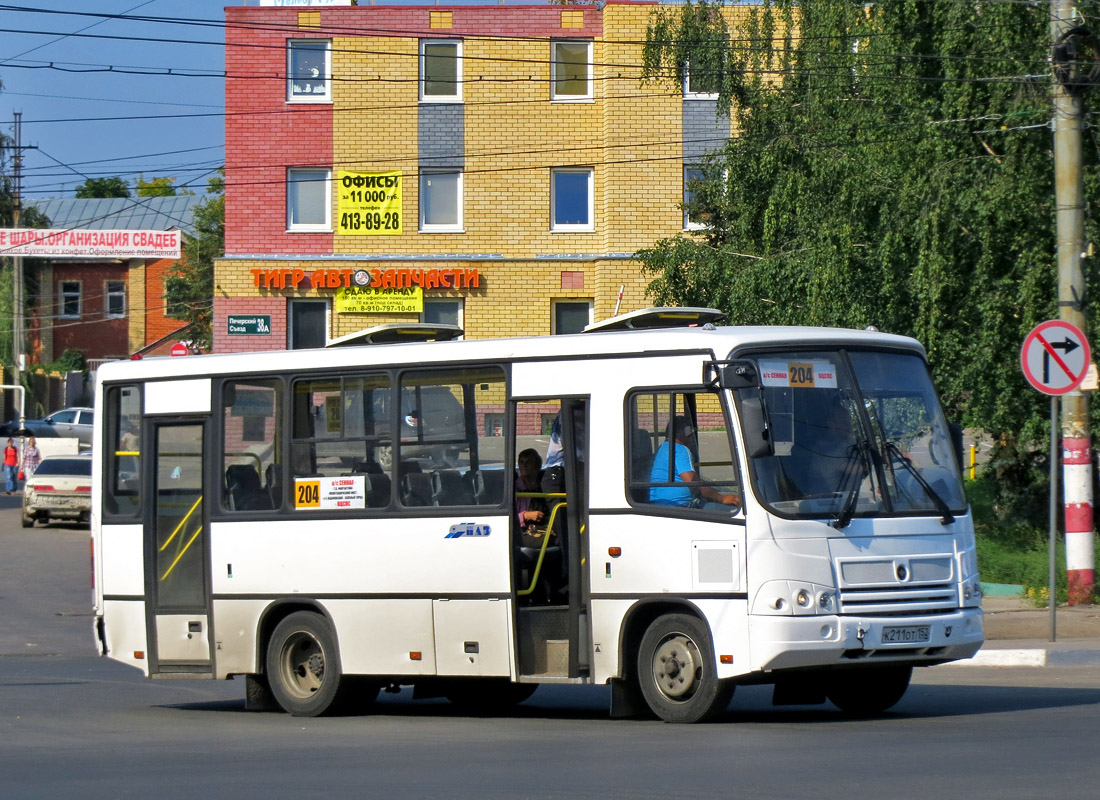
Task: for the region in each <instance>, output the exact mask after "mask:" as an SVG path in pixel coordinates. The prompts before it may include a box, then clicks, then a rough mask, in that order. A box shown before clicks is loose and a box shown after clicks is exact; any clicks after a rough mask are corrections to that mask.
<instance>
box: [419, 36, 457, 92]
mask: <svg viewBox="0 0 1100 800" xmlns="http://www.w3.org/2000/svg"><path fill="white" fill-rule="evenodd" d="M420 99H421V101H422V102H425V103H461V102H462V42H461V41H455V40H451V39H421V40H420Z"/></svg>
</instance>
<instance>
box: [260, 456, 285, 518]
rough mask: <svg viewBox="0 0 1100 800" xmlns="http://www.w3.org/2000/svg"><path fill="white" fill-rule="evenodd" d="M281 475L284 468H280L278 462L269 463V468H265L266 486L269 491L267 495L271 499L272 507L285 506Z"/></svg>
mask: <svg viewBox="0 0 1100 800" xmlns="http://www.w3.org/2000/svg"><path fill="white" fill-rule="evenodd" d="M281 475H282V470H280V469H279V465H278V464H268V465H267V469H266V470H264V482H265V483H266V484H267V485H266V486H265V487H264V488H265V490H266V491H267V496H268V497H269V498H270V499H271V507H272V508H282V506H283V487H282V483H281Z"/></svg>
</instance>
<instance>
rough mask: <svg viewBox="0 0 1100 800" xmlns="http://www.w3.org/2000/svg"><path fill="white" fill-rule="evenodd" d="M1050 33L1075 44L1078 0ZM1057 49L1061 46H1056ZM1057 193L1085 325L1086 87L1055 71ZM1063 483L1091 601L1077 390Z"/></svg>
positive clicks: (1082, 421)
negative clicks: (1083, 150)
mask: <svg viewBox="0 0 1100 800" xmlns="http://www.w3.org/2000/svg"><path fill="white" fill-rule="evenodd" d="M1050 11H1051V13H1050V34H1051V39H1052V40H1053V42H1054V43H1055V44H1056V45H1057V44H1063V45H1067V46H1068V45H1072V44H1074V42H1073V34H1072V31H1073V29H1074V28H1075V27H1076V26H1079V25H1081V24H1082V23H1081V22H1080V14H1079V12H1078V10H1077V0H1051V3H1050ZM1056 49H1057V48H1056ZM1053 93H1054V118H1053V120H1052V121H1051V127H1052V128H1053V131H1054V197H1055V204H1054V205H1055V209H1056V216H1055V230H1056V237H1057V263H1058V316H1059V318H1060V319H1061V320H1062V321H1063V322H1068V323H1070V324H1073V325H1076V326H1077V327H1078V328H1079V329H1080V330H1081V331H1084V325H1085V313H1084V309H1083V307H1082V301H1083V300H1084V297H1085V290H1086V286H1085V273H1084V269H1083V268H1082V265H1081V259H1082V255H1083V251H1084V249H1085V246H1084V242H1085V199H1084V194H1085V193H1084V179H1083V170H1082V169H1081V163H1082V158H1081V139H1082V134H1081V129H1082V123H1083V114H1082V109H1083V103H1082V99H1081V96H1080V95H1081V92H1080V90H1079V89H1078V87H1076V86H1075V85H1073V84H1072V82H1068V81H1066V82H1063V78H1062V77H1060V74H1059V73H1058V72H1057V71H1056V72H1055V80H1054V87H1053ZM1062 446H1063V450H1064V461H1063V469H1064V473H1063V488H1064V491H1065V508H1066V510H1065V516H1066V527H1065V531H1066V578H1067V582H1068V585H1069V604H1070V605H1081V604H1085V603H1089V602H1091V601H1092V590H1093V586H1094V581H1095V576H1094V569H1095V555H1094V553H1093V533H1092V526H1093V520H1092V475H1091V472H1092V459H1091V457H1090V453H1091V452H1092V449H1091V441H1090V437H1089V429H1088V400H1086V399H1085V396H1084V394H1082V393H1080V392H1073V393H1071V394H1068V395H1067V396H1066V397H1065V398H1064V399H1063V401H1062Z"/></svg>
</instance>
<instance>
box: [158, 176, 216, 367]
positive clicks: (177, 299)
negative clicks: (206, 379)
mask: <svg viewBox="0 0 1100 800" xmlns="http://www.w3.org/2000/svg"><path fill="white" fill-rule="evenodd" d="M207 195H208V196H207V198H206V199H205V200H204V201H203V202H202V203H200V204H199V205H198V206H196V208H195V219H194V221H195V233H194V235H189V234H185V235H184V239H183V254H182V257H181V258H180V261H179V264H178V265H177V266H176V269H175V272H174V273H173V274H172V275H171V276H169V278H168V280H167V281H166V282H165V294H166V297H167V300H168V308H169V310H170V313H171V315H172V316H173V317H176V318H177V319H182V320H187V321H188V322H189V323H190V330H189V334H188V335H189V336H190V337H191V339H192V341H194V342H195V343H196V344H198V345H199V346H200V347H202V348H209V347H210V344H211V341H212V324H211V316H212V308H213V298H214V259H215V258H220V257H221V256H223V255H225V177H224V172H221V173H220V174H219V175H218V177H216V178H211V179H210V181H209V182H208V187H207Z"/></svg>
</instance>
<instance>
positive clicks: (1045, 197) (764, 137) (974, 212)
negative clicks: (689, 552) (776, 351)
mask: <svg viewBox="0 0 1100 800" xmlns="http://www.w3.org/2000/svg"><path fill="white" fill-rule="evenodd" d="M744 13H745V15H746V19H747V22H746V24H745V26H744V30H740V31H738V32H736V33H734V34H733V36H732V37H731V35H730V33H729V32H728V31H727V29H726V24H725V22H724V21H722V18H721V14H720V11H719V7H717V6H714V5H708V4H706V3H698V4H695V5H694V6H690V7H688V6H685V7H684V8H683V9H658V10H656V11H654V13H653V17H652V24H651V25H650V29H649V34H648V36H647V43H646V46H645V66H646V76H647V80H649V81H658V82H662V83H664V84H665V85H668V86H669V87H670V88H671V87H677V88H678V87H679V85H680V81H681V80H682V76H683V70H684V69H685V67H686V66H687V62H688V61H690V62H691V64H692V65H694V64H695V62H696V60H697V57H696V53H697V52H701V54H702V55H701V56H700V57H699V59H698V60H699V61H700V62H702V61H703V60H704V59H705V60H706V64H707V65H708V66H707V69H708V70H709V71H711V72H712V73H713V74H714V75H715V76H717V77H716V78H715V79H714V83H712V84H711V85H712V86H713V90H714V91H718V92H719V93H720V102H721V105H722V106H723V107H725V108H729V109H730V113H731V114H733V115H734V118H735V119H736V121H737V122H738V126H737V127H736V130H737V132H736V134H735V135H734V137H733V138H732V139H731V140H730V142H729V144H728V145H727V146H726V147H725V148H724V149H723V150H722V151H721V152H718V153H715V154H714V155H713V156H712V157H711V158H710V159H709V160H708V163H707V164H706V166H705V170H704V180H703V181H702V182H701V183H699V184H698V185H696V186H694V187H693V188H694V189H695V200H694V202H693V203H692V207H691V209H690V211H691V213H692V214H693V216H695V217H697V218H705V219H708V220H709V223H710V227H709V228H708V229H706V230H704V231H701V232H699V233H697V234H686V235H680V236H676V237H673V238H671V239H666V240H663V241H660V242H658V243H656V244H655V245H654V246H653V247H652V248H649V249H647V250H645V251H643V252H642V253H640V258H641V259H642V262H643V270H644V272H645V274H646V275H647V276H648V277H649V278H650V279H651V283H650V285H649V288H650V293H651V295H652V296H653V297H654V299H655V300H656V301H657V302H659V303H670V304H692V305H710V306H716V307H719V308H721V309H723V310H725V311H727V312H728V313H729V315H730V319H731V320H732V321H733V322H734V323H761V324H811V325H836V326H841V327H852V328H862V327H865V326H868V325H874V326H876V327H877V328H879V329H880V330H884V331H890V332H895V333H902V334H908V335H912V336H915V337H916V338H918V339H919V340H921V341H922V342H923V343H924V345H925V347H926V348H927V349H928V353H929V357H930V361H931V364H932V369H933V373H934V377H935V379H936V383H937V386H938V387H939V389H940V391H941V394H942V397H943V399H944V401H945V405H946V406H947V407H948V410H949V414H950V415H951V416H953V417H954V419H955V420H957V421H959V422H961V423H963V424H965V425H969V426H974V427H980V428H982V429H984V430H987V431H990V432H992V433H993V434H994V435H995V436H997V437H999V436H1000V434H1002V433H1004V434H1005V435H1006V436H1007V437H1009V438H1010V439H1014V438H1015V437H1016V435H1017V433H1019V434H1020V435H1021V436H1022V440H1023V441H1025V442H1027V441H1037V440H1039V439H1041V438H1042V437H1043V436H1044V435H1045V429H1046V428H1045V426H1046V421H1045V420H1046V419H1047V408H1048V404H1047V401H1046V399H1045V398H1043V397H1041V396H1040V395H1038V393H1035V392H1032V391H1030V390H1029V389H1028V388H1027V387H1026V384H1025V383H1024V380H1023V377H1022V374H1021V370H1020V367H1019V348H1020V344H1021V342H1022V341H1023V338H1024V336H1025V335H1026V333H1027V331H1028V330H1029V329H1030V328H1031V327H1032V326H1033V325H1034V324H1035V323H1037V322H1039V321H1041V320H1043V319H1045V318H1049V317H1052V316H1056V314H1057V307H1056V272H1055V267H1054V263H1055V243H1054V235H1053V230H1054V203H1053V178H1054V176H1053V164H1052V160H1051V152H1050V151H1051V140H1050V132H1049V129H1048V125H1047V123H1048V121H1049V118H1050V114H1051V109H1050V102H1049V94H1050V78H1049V70H1048V67H1047V66H1046V60H1047V56H1048V53H1049V45H1050V28H1049V14H1048V9H1046V8H1045V7H1040V6H1032V5H1028V4H1021V3H981V4H968V3H931V2H929V3H925V2H913V3H908V2H898V3H882V4H873V5H867V4H865V3H863V2H862V1H861V0H815V2H813V3H803V4H800V5H799V6H797V7H795V6H794V4H793V3H788V2H786V0H781V1H780V2H767V1H766V2H765V3H764V4H763V5H761V6H759V7H756V8H753V9H747V10H745V12H744ZM685 42H694V43H695V45H693V46H690V47H685V46H684V44H685ZM693 69H694V67H693ZM1095 150H1096V148H1095V147H1091V146H1090V147H1088V148H1086V159H1087V163H1086V195H1087V196H1088V195H1092V196H1094V195H1095V191H1096V189H1097V188H1100V184H1098V174H1097V154H1096V152H1095ZM1087 226H1088V227H1087V235H1088V237H1089V238H1090V239H1095V237H1096V235H1097V233H1098V231H1097V226H1096V222H1095V220H1092V219H1090V220H1089V222H1088V223H1087ZM1089 269H1090V271H1091V272H1092V274H1091V275H1090V276H1089V278H1090V279H1091V280H1095V279H1096V277H1097V276H1096V274H1095V272H1096V269H1095V266H1093V265H1091V263H1090V267H1089ZM1087 313H1088V315H1089V318H1090V323H1089V324H1090V328H1091V329H1093V330H1095V329H1096V323H1097V314H1096V312H1095V310H1094V309H1093V308H1091V307H1090V308H1089V309H1087ZM1096 410H1097V409H1095V408H1094V411H1096ZM1098 416H1100V415H1098Z"/></svg>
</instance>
